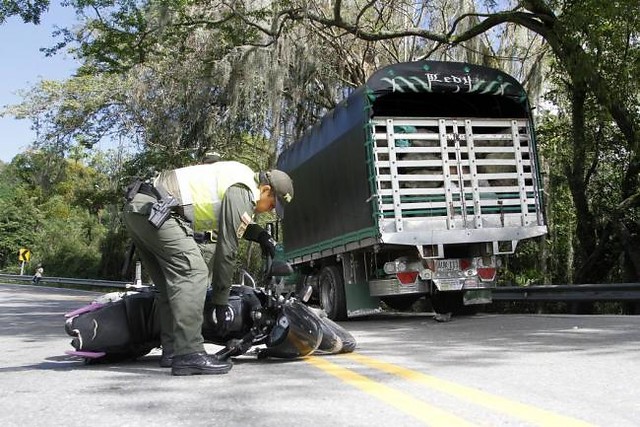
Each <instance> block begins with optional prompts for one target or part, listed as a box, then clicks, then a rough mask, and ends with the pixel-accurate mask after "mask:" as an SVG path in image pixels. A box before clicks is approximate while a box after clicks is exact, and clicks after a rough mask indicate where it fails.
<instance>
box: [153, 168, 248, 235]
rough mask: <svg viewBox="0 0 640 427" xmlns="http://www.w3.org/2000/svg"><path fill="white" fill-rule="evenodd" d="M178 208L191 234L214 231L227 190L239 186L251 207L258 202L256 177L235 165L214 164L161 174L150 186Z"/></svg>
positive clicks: (246, 169)
mask: <svg viewBox="0 0 640 427" xmlns="http://www.w3.org/2000/svg"><path fill="white" fill-rule="evenodd" d="M154 184H155V185H162V186H163V187H164V188H165V189H166V190H167V192H168V193H169V194H171V195H172V196H173V197H175V198H176V199H177V200H178V202H179V204H180V207H181V209H180V211H181V213H182V214H183V215H184V217H185V218H186V219H187V220H188V221H190V222H191V224H192V226H193V230H194V231H209V230H217V227H218V222H217V218H219V217H220V209H221V206H222V198H223V197H224V194H225V192H226V191H227V189H228V188H229V187H231V186H232V185H235V184H242V185H244V186H245V187H247V189H249V191H250V192H251V194H252V197H253V202H254V203H255V202H256V201H257V200H258V199H259V198H260V190H259V188H258V181H257V180H256V173H255V172H254V171H252V170H251V168H249V167H248V166H246V165H243V164H242V163H239V162H233V161H229V162H216V163H212V164H203V165H196V166H188V167H185V168H179V169H173V170H170V171H165V172H162V173H161V174H160V175H159V176H158V178H157V179H156V180H155V182H154Z"/></svg>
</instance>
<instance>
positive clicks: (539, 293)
mask: <svg viewBox="0 0 640 427" xmlns="http://www.w3.org/2000/svg"><path fill="white" fill-rule="evenodd" d="M492 299H493V300H494V301H566V302H588V301H591V302H595V301H600V302H604V301H640V283H609V284H584V285H540V286H501V287H497V288H495V289H493V292H492Z"/></svg>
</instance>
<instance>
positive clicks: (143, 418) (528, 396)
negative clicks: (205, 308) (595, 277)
mask: <svg viewBox="0 0 640 427" xmlns="http://www.w3.org/2000/svg"><path fill="white" fill-rule="evenodd" d="M93 296H94V294H92V293H88V292H80V291H72V290H61V289H48V288H34V287H31V286H27V285H1V284H0V342H1V344H2V346H1V348H2V351H1V352H0V426H7V427H8V426H20V427H26V426H83V427H85V426H96V427H101V426H245V425H256V426H298V425H310V426H382V425H385V426H420V425H433V426H454V425H464V426H466V425H481V426H528V425H549V426H563V427H564V426H571V425H600V426H638V425H640V388H639V387H638V383H639V380H640V372H639V371H640V316H571V315H493V314H491V315H489V314H480V315H476V316H470V317H459V318H454V319H453V320H452V321H451V322H449V323H437V322H435V321H434V320H433V317H432V315H431V314H428V313H425V314H413V315H391V314H387V315H380V316H377V317H371V318H366V319H359V320H353V321H349V322H344V323H343V325H344V326H345V327H346V328H347V329H349V330H350V331H351V332H352V333H353V335H354V336H355V337H356V338H357V340H358V348H357V350H356V352H355V353H354V354H351V355H335V356H323V357H310V358H306V359H304V360H298V361H287V362H282V361H262V360H260V361H258V360H257V359H256V358H255V357H253V356H251V355H248V356H243V357H241V358H237V359H235V364H234V368H233V370H232V371H231V372H230V373H229V374H228V375H222V376H194V377H172V376H171V375H170V374H169V370H167V369H162V368H160V367H159V366H158V358H159V353H158V352H157V351H154V352H152V353H151V354H150V355H148V356H146V357H144V358H143V359H141V360H139V361H137V362H129V363H122V364H115V365H85V364H83V362H82V361H80V360H77V359H74V358H72V357H70V356H67V355H65V354H64V352H65V350H70V349H71V347H70V345H69V341H70V337H68V336H67V335H66V334H65V332H64V317H63V313H65V312H67V311H70V310H72V309H75V308H78V307H79V306H81V305H83V304H84V303H86V302H89V301H90V300H91V299H92V298H93ZM208 349H209V350H210V351H215V350H217V349H218V348H217V347H215V346H208Z"/></svg>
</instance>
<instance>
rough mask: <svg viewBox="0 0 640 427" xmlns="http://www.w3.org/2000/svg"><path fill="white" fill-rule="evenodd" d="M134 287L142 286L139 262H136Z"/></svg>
mask: <svg viewBox="0 0 640 427" xmlns="http://www.w3.org/2000/svg"><path fill="white" fill-rule="evenodd" d="M135 285H136V286H142V264H141V263H140V261H136V281H135Z"/></svg>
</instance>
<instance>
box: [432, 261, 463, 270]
mask: <svg viewBox="0 0 640 427" xmlns="http://www.w3.org/2000/svg"><path fill="white" fill-rule="evenodd" d="M436 271H460V262H459V260H457V259H438V260H436Z"/></svg>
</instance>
